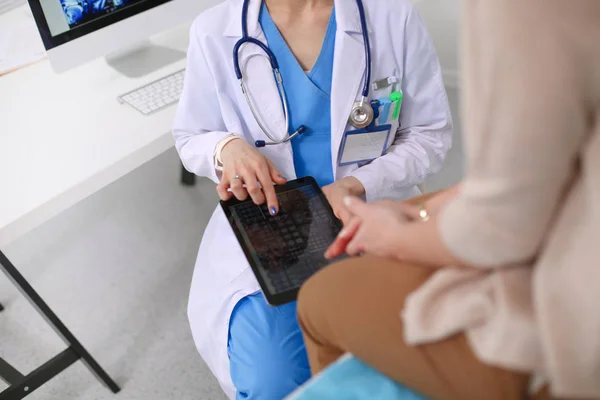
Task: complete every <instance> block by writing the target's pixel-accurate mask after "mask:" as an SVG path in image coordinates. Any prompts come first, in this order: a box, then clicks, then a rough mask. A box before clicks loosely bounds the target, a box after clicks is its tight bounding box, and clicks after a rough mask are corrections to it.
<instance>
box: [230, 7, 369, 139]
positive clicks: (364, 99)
mask: <svg viewBox="0 0 600 400" xmlns="http://www.w3.org/2000/svg"><path fill="white" fill-rule="evenodd" d="M249 4H250V0H244V3H243V5H242V38H241V39H240V40H238V41H237V42H236V44H235V45H234V46H233V68H234V72H235V76H236V78H237V79H238V81H239V82H240V86H241V88H242V92H243V94H244V97H245V99H246V102H247V103H248V106H249V107H250V111H251V112H252V115H253V116H254V119H255V120H256V122H257V123H258V126H259V127H260V129H261V130H262V131H263V133H264V134H265V135H266V136H267V137H268V138H269V140H271V143H269V142H265V141H262V140H261V141H257V142H256V146H257V147H264V146H265V145H276V144H282V143H286V142H289V141H290V140H292V139H293V138H294V137H296V136H298V135H300V134H301V133H302V132H304V131H305V127H304V126H300V127H299V128H298V129H297V130H296V131H295V132H294V133H293V134H292V135H290V134H289V110H288V105H287V97H286V94H285V89H284V86H283V80H282V78H281V74H280V73H279V63H278V62H277V58H276V57H275V54H273V52H272V51H271V49H269V47H268V46H267V45H265V44H264V43H263V42H261V41H260V40H258V39H255V38H253V37H250V36H249V35H248V7H249ZM356 6H357V9H358V13H359V17H360V25H361V30H362V36H363V43H364V49H365V71H364V74H363V81H364V84H363V89H362V100H361V104H362V103H366V102H367V99H368V97H369V89H370V82H371V44H370V42H369V33H368V31H367V19H366V16H365V9H364V5H363V2H362V0H356ZM244 44H254V45H257V46H258V47H260V48H261V49H262V50H263V52H264V53H265V54H266V55H267V57H268V59H269V63H270V64H271V68H272V69H273V73H274V74H275V77H276V81H277V88H278V90H279V93H280V94H281V97H282V103H283V108H284V115H285V123H286V136H285V137H284V138H283V139H279V140H277V139H275V138H274V137H272V136H271V135H270V134H269V132H268V131H267V129H266V128H265V126H264V125H263V124H262V122H261V121H260V118H259V117H258V113H257V112H256V109H255V108H254V106H253V104H252V101H251V99H250V95H249V93H248V90H247V88H246V85H245V83H244V75H243V73H242V68H241V66H240V60H239V51H240V48H241V47H242V46H243V45H244ZM259 144H260V145H259Z"/></svg>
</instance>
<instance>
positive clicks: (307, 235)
mask: <svg viewBox="0 0 600 400" xmlns="http://www.w3.org/2000/svg"><path fill="white" fill-rule="evenodd" d="M276 191H277V199H278V201H279V213H278V214H277V215H276V216H271V215H270V214H269V211H268V209H267V206H266V205H262V206H257V205H255V204H254V203H253V202H252V201H251V200H248V201H238V200H230V201H227V202H221V204H222V206H223V209H224V210H225V214H226V215H227V218H228V220H229V222H230V224H231V226H232V228H233V230H234V232H235V234H236V237H237V238H238V241H239V242H240V244H241V246H242V248H243V250H244V253H245V254H246V257H247V258H248V261H249V263H250V265H251V266H252V270H253V272H254V274H255V275H256V278H257V280H258V282H259V284H260V285H261V288H262V290H263V292H264V294H265V297H266V298H267V301H268V302H269V303H270V304H273V305H278V304H283V303H287V302H290V301H293V300H295V299H296V296H297V293H298V290H299V289H300V286H301V285H302V284H303V283H304V282H305V281H306V280H307V279H308V278H310V277H311V276H312V275H313V274H314V273H315V272H317V271H319V270H320V269H321V268H323V267H325V266H326V265H327V264H329V263H330V262H331V261H330V260H326V259H325V257H324V253H325V250H327V248H328V247H329V246H330V245H331V244H332V243H333V241H334V240H335V238H336V236H337V234H338V233H339V231H340V230H341V227H342V225H341V222H340V221H338V220H337V218H335V216H334V214H333V211H332V209H331V207H330V206H329V203H328V202H327V199H326V198H325V196H324V195H323V193H322V192H321V189H320V188H319V187H318V185H317V183H316V182H315V181H314V179H312V178H302V179H298V180H295V181H291V182H288V183H286V184H285V185H282V186H276Z"/></svg>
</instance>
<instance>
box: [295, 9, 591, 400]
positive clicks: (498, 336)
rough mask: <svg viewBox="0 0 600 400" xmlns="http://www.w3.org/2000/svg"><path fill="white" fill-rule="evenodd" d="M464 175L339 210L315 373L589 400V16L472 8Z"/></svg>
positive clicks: (303, 320) (313, 314) (308, 333)
mask: <svg viewBox="0 0 600 400" xmlns="http://www.w3.org/2000/svg"><path fill="white" fill-rule="evenodd" d="M464 9H465V12H466V18H465V22H466V32H465V33H466V41H465V55H466V57H465V59H464V67H465V72H464V80H463V82H464V83H465V90H464V95H465V97H464V103H463V113H464V121H465V123H466V126H465V130H466V132H465V134H466V140H467V161H468V162H467V172H466V177H465V179H464V181H463V182H462V183H461V185H460V187H458V186H457V187H455V188H453V189H451V190H449V191H446V192H442V193H440V194H437V195H435V196H433V197H432V198H430V199H429V200H427V201H426V202H424V205H423V206H420V207H419V206H415V205H411V204H400V203H379V204H371V205H367V204H365V203H363V202H362V201H361V200H359V199H354V198H352V199H349V201H348V203H347V204H348V207H349V209H350V210H351V212H352V214H353V218H354V219H353V221H352V222H350V223H348V224H347V225H346V226H345V228H344V230H343V231H342V233H341V234H340V237H338V239H337V241H336V242H335V243H334V244H333V245H332V247H331V248H330V249H329V251H328V254H327V255H328V256H330V257H334V256H336V255H338V254H340V253H341V252H344V251H345V252H347V253H349V254H350V255H357V254H362V253H366V254H367V256H365V257H362V258H355V259H351V260H349V261H345V262H342V263H339V264H335V265H333V266H331V267H328V268H326V269H324V270H323V271H321V272H320V273H318V274H317V275H315V276H314V277H313V278H311V279H310V280H309V281H308V282H307V283H306V285H305V286H304V287H303V289H302V291H301V293H300V298H299V305H298V314H299V320H300V325H301V327H302V329H303V333H304V337H305V341H306V347H307V350H308V355H309V360H310V364H311V369H312V372H313V373H318V372H319V371H321V370H323V369H324V368H325V367H327V366H328V365H330V364H331V363H332V362H334V361H335V360H336V359H337V358H339V357H340V356H341V355H342V354H343V353H346V352H351V353H353V354H354V355H355V356H356V357H358V358H360V359H361V360H363V361H364V362H366V363H368V364H370V365H372V366H373V367H375V368H376V369H378V370H379V371H380V372H382V373H384V374H386V375H387V376H389V377H391V378H393V379H394V380H396V381H397V382H400V383H402V384H403V385H405V386H407V387H409V388H411V389H413V390H415V391H417V392H419V393H422V394H423V395H425V396H427V397H428V398H431V399H461V400H469V399H473V400H480V399H486V400H490V399H499V400H500V399H502V400H506V399H523V398H537V399H548V398H600V291H599V290H598V285H599V282H600V47H598V46H599V43H600V22H599V21H600V2H598V1H597V0H580V1H577V2H568V3H566V2H564V1H559V0H529V1H522V0H494V1H481V0H480V1H477V0H467V1H466V3H465V7H464Z"/></svg>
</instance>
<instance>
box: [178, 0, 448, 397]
mask: <svg viewBox="0 0 600 400" xmlns="http://www.w3.org/2000/svg"><path fill="white" fill-rule="evenodd" d="M173 134H174V137H175V141H176V147H177V150H178V152H179V155H180V157H181V160H182V162H183V164H184V166H185V167H186V168H187V169H188V170H189V171H191V172H194V173H195V174H197V175H199V176H205V177H208V178H210V179H212V180H213V181H214V182H215V184H216V190H217V192H218V194H219V197H220V198H221V199H222V200H229V199H231V198H237V199H239V200H246V199H251V200H252V201H253V202H255V203H256V204H266V205H267V208H268V210H269V214H273V215H276V214H277V213H279V212H280V209H279V208H280V205H279V204H278V202H277V197H276V195H275V189H274V184H275V185H281V184H284V183H285V182H286V179H288V180H293V179H296V178H300V177H306V176H311V177H313V178H315V180H316V181H317V183H318V184H319V186H321V188H322V189H323V192H324V194H325V195H326V196H327V199H328V200H329V203H330V204H331V206H332V208H333V211H334V213H335V214H336V216H337V217H338V218H340V219H341V220H342V221H343V222H344V223H347V224H348V223H351V221H352V214H351V213H350V212H349V211H348V209H347V208H346V206H345V204H344V198H346V197H347V196H355V197H359V198H362V199H364V200H366V201H367V202H373V201H379V200H401V199H405V198H409V197H412V196H415V195H418V194H419V193H420V192H419V190H418V189H417V187H416V185H418V184H420V183H422V182H423V181H424V179H425V178H426V177H427V176H428V175H430V174H432V173H435V172H437V171H438V170H439V169H440V168H441V167H442V164H443V161H444V158H445V156H446V153H447V151H448V150H449V148H450V146H451V143H452V120H451V116H450V110H449V107H448V101H447V97H446V93H445V90H444V85H443V82H442V75H441V70H440V65H439V62H438V59H437V56H436V53H435V50H434V47H433V44H432V42H431V39H430V37H429V35H428V33H427V30H426V28H425V25H424V24H423V21H422V20H421V18H420V16H419V14H418V12H417V11H416V9H415V8H414V7H413V5H412V3H411V2H410V1H409V0H385V1H382V0H293V1H292V0H264V1H262V0H227V1H224V2H223V3H221V4H219V5H218V6H216V7H214V8H212V9H210V10H207V11H206V12H204V13H202V14H201V15H200V16H198V17H197V18H196V20H195V22H194V24H193V26H192V29H191V32H190V45H189V50H188V61H187V68H186V76H185V83H184V89H183V93H182V97H181V100H180V103H179V108H178V112H177V117H176V121H175V125H174V129H173ZM259 288H260V287H259V284H258V282H257V281H256V278H255V276H254V275H253V273H252V271H251V268H250V266H249V264H248V261H247V259H246V257H245V255H244V253H243V251H242V250H241V248H240V245H239V244H238V242H237V240H236V238H235V235H234V233H233V231H232V229H231V227H230V225H229V224H228V221H227V219H226V218H225V216H224V214H223V211H222V210H221V208H217V209H216V210H215V212H214V214H213V217H212V218H211V220H210V222H209V224H208V226H207V228H206V231H205V233H204V237H203V239H202V243H201V244H200V250H199V253H198V260H197V263H196V267H195V271H194V277H193V281H192V285H191V292H190V298H189V307H188V317H189V321H190V326H191V329H192V333H193V336H194V340H195V343H196V347H197V349H198V352H199V353H200V355H201V356H202V358H203V359H204V361H205V362H206V363H207V365H208V366H209V367H210V369H211V370H212V372H213V373H214V375H215V376H216V378H217V379H218V381H219V383H220V384H221V386H222V388H223V390H224V391H225V392H226V394H227V395H228V396H229V397H230V398H244V399H281V398H284V397H285V396H286V395H288V394H289V393H290V392H292V391H293V390H294V389H296V388H297V387H298V386H299V385H301V384H302V383H303V382H304V381H306V380H307V379H308V378H309V377H310V370H309V366H308V360H307V356H306V351H305V348H304V342H303V339H302V334H301V332H300V329H299V327H298V323H297V320H296V308H295V307H296V305H295V303H289V304H285V305H283V306H279V307H271V306H269V305H268V304H267V303H266V302H265V299H264V297H263V295H262V293H260V290H259Z"/></svg>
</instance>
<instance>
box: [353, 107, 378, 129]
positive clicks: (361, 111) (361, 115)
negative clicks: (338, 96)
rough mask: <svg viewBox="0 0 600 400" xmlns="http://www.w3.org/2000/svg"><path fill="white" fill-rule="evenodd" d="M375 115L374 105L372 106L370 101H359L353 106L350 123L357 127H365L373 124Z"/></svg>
mask: <svg viewBox="0 0 600 400" xmlns="http://www.w3.org/2000/svg"><path fill="white" fill-rule="evenodd" d="M373 116H374V112H373V107H371V105H370V104H369V102H368V101H365V100H361V101H357V102H356V103H354V105H353V106H352V111H350V117H349V118H348V123H349V124H350V125H352V126H353V127H355V128H356V129H363V128H366V127H367V126H369V125H371V122H373Z"/></svg>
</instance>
